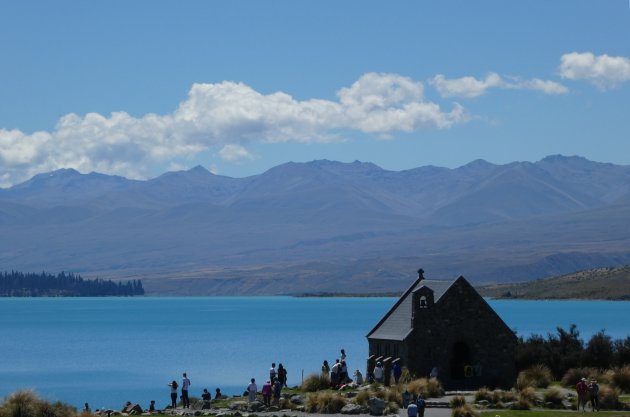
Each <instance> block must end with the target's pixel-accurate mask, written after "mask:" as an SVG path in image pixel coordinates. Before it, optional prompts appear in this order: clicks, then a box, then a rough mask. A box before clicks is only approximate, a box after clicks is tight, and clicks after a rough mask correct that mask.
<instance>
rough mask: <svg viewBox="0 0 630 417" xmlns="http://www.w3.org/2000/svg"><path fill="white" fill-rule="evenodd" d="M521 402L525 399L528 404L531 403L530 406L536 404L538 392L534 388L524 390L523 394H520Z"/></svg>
mask: <svg viewBox="0 0 630 417" xmlns="http://www.w3.org/2000/svg"><path fill="white" fill-rule="evenodd" d="M518 397H519V400H521V399H523V400H525V401H527V402H529V403H530V404H532V403H535V402H536V390H535V389H534V388H532V387H527V388H525V389H522V390H521V392H520V393H519V396H518Z"/></svg>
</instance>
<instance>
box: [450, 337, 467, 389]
mask: <svg viewBox="0 0 630 417" xmlns="http://www.w3.org/2000/svg"><path fill="white" fill-rule="evenodd" d="M450 365H451V379H454V380H461V379H464V377H465V376H466V375H465V368H466V367H470V365H471V360H470V349H469V348H468V345H467V344H466V343H464V342H457V343H455V344H454V345H453V347H452V348H451V363H450Z"/></svg>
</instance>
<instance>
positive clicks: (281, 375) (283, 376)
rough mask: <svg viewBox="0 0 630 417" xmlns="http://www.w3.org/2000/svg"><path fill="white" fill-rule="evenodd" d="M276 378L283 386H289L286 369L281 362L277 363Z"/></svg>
mask: <svg viewBox="0 0 630 417" xmlns="http://www.w3.org/2000/svg"><path fill="white" fill-rule="evenodd" d="M278 380H279V381H280V384H282V386H283V387H285V388H289V387H287V370H286V369H285V368H284V366H282V364H281V363H279V364H278Z"/></svg>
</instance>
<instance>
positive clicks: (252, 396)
mask: <svg viewBox="0 0 630 417" xmlns="http://www.w3.org/2000/svg"><path fill="white" fill-rule="evenodd" d="M251 381H252V382H250V383H249V385H248V386H247V400H248V401H249V402H250V403H253V402H254V401H256V391H258V387H257V386H256V380H255V379H254V378H252V379H251Z"/></svg>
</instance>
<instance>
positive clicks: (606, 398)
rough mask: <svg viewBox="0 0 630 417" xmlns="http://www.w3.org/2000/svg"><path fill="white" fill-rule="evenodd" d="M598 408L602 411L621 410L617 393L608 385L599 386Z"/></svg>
mask: <svg viewBox="0 0 630 417" xmlns="http://www.w3.org/2000/svg"><path fill="white" fill-rule="evenodd" d="M599 408H602V409H604V410H618V409H620V408H621V403H620V402H619V391H618V390H617V389H615V388H612V387H611V386H610V385H606V384H602V385H600V386H599Z"/></svg>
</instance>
